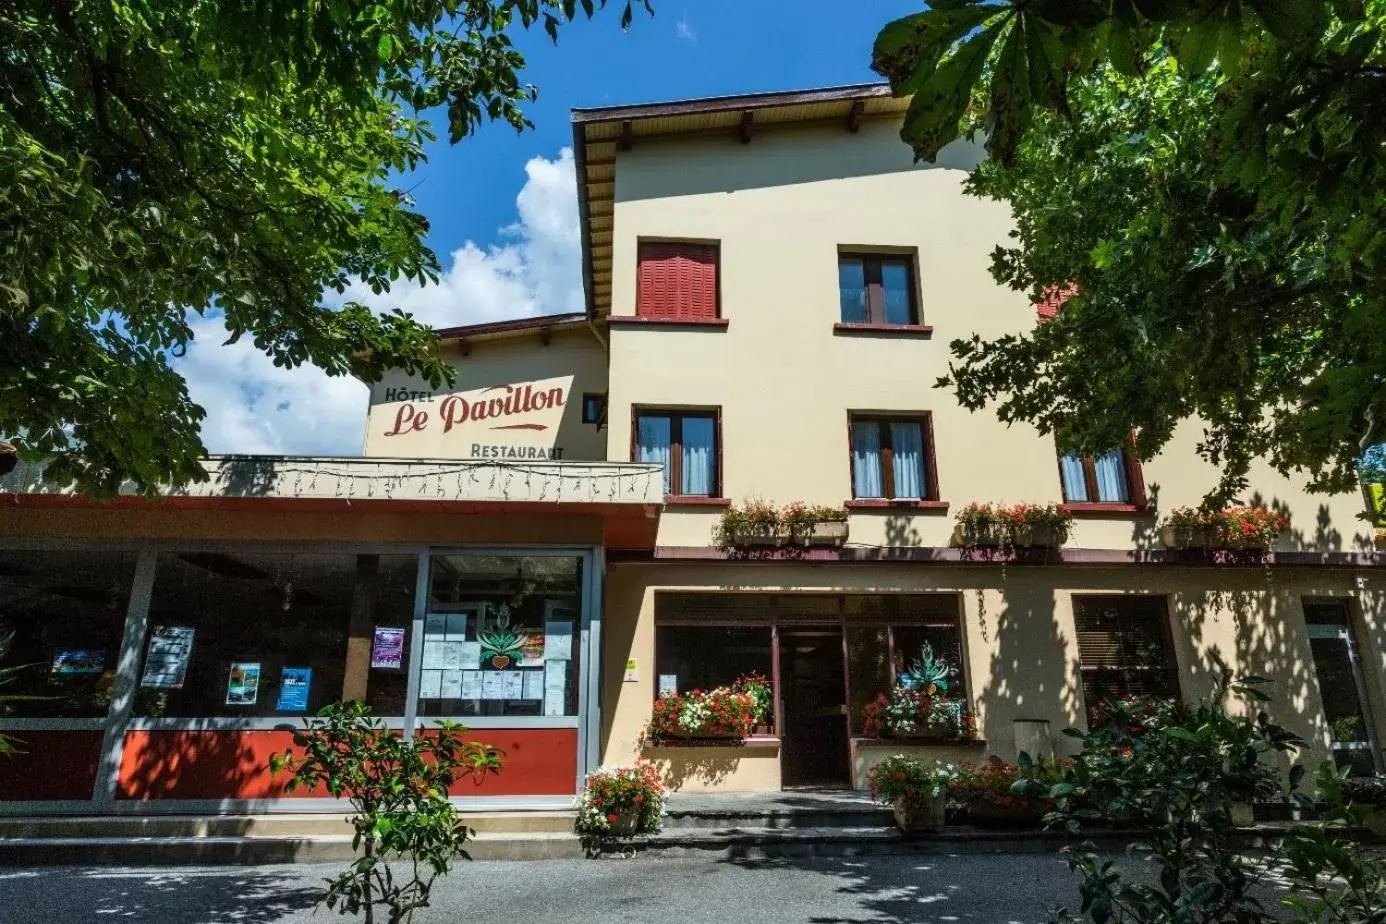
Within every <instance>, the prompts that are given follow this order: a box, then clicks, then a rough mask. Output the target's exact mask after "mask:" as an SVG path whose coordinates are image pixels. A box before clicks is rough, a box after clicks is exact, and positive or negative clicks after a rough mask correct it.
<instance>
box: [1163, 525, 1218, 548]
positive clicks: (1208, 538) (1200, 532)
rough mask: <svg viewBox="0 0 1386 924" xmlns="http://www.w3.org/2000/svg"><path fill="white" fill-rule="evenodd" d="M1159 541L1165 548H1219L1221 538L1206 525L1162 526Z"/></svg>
mask: <svg viewBox="0 0 1386 924" xmlns="http://www.w3.org/2000/svg"><path fill="white" fill-rule="evenodd" d="M1160 541H1161V542H1163V543H1164V545H1165V548H1167V549H1220V548H1222V539H1221V537H1219V536H1218V534H1217V530H1215V529H1213V528H1211V527H1208V526H1164V527H1161V529H1160Z"/></svg>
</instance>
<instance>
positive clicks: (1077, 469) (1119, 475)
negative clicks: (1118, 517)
mask: <svg viewBox="0 0 1386 924" xmlns="http://www.w3.org/2000/svg"><path fill="white" fill-rule="evenodd" d="M1059 478H1060V480H1061V481H1062V482H1063V489H1064V501H1065V502H1066V503H1070V504H1133V503H1136V502H1137V501H1136V500H1134V499H1133V498H1134V497H1135V494H1136V492H1135V490H1134V489H1133V485H1132V481H1133V479H1134V476H1133V474H1132V463H1131V459H1130V458H1129V457H1128V456H1127V454H1126V453H1125V451H1123V450H1121V449H1111V450H1108V451H1107V452H1102V453H1097V454H1092V453H1076V452H1068V453H1064V454H1063V455H1062V456H1060V457H1059Z"/></svg>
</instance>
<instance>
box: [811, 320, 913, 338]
mask: <svg viewBox="0 0 1386 924" xmlns="http://www.w3.org/2000/svg"><path fill="white" fill-rule="evenodd" d="M833 333H834V334H849V335H861V336H868V337H869V336H872V335H875V336H878V337H880V336H885V337H911V338H915V339H918V340H928V339H929V338H930V337H932V336H933V334H934V329H933V328H932V327H930V326H929V325H927V324H870V323H862V322H859V321H853V322H842V321H839V322H838V323H837V324H834V325H833Z"/></svg>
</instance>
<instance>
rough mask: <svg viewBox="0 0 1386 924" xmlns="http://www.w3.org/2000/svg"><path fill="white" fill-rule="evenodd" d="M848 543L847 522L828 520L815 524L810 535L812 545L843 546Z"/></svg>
mask: <svg viewBox="0 0 1386 924" xmlns="http://www.w3.org/2000/svg"><path fill="white" fill-rule="evenodd" d="M846 541H847V521H846V520H828V521H824V522H822V523H815V524H813V532H812V533H811V534H810V535H809V543H810V544H811V545H842V544H843V543H844V542H846Z"/></svg>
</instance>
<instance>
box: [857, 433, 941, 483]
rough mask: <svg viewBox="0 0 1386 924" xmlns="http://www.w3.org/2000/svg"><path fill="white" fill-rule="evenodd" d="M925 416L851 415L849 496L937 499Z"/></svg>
mask: <svg viewBox="0 0 1386 924" xmlns="http://www.w3.org/2000/svg"><path fill="white" fill-rule="evenodd" d="M929 430H930V428H929V420H928V417H927V416H925V417H922V418H921V417H868V416H865V415H853V416H852V418H851V431H852V496H853V497H854V498H857V499H860V500H872V499H879V500H937V499H938V494H937V487H938V486H937V485H935V484H933V483H932V481H933V479H932V477H931V466H930V464H929V455H930V453H931V452H932V449H933V447H932V446H931V445H930V440H929V437H930V432H929Z"/></svg>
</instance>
